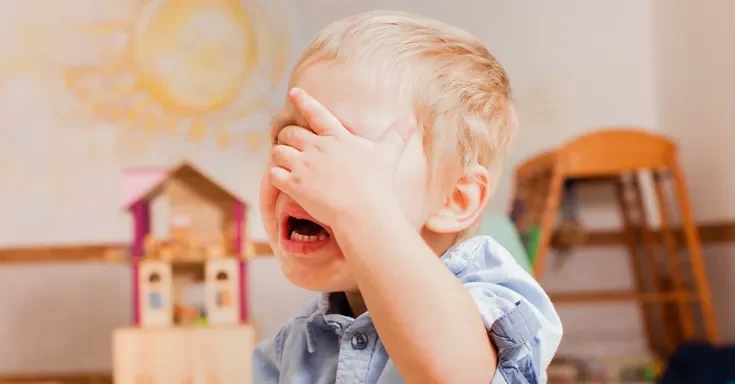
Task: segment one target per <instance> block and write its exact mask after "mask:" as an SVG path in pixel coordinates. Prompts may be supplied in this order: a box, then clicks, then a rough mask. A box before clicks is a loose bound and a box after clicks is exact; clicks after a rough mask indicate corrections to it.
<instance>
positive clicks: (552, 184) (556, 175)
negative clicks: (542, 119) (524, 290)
mask: <svg viewBox="0 0 735 384" xmlns="http://www.w3.org/2000/svg"><path fill="white" fill-rule="evenodd" d="M563 185H564V176H563V174H562V171H561V169H560V168H559V166H558V165H557V166H554V168H553V169H552V171H551V175H550V177H549V178H548V189H547V191H548V194H547V195H546V198H545V201H544V208H543V214H542V215H541V234H540V237H539V242H538V247H537V248H536V255H535V258H534V263H533V275H534V277H535V278H536V280H538V281H539V282H540V281H541V279H542V278H543V274H544V268H545V267H546V254H547V253H548V251H549V245H550V244H551V236H552V235H553V232H554V225H555V224H556V214H557V212H558V210H559V204H560V203H561V194H562V189H563Z"/></svg>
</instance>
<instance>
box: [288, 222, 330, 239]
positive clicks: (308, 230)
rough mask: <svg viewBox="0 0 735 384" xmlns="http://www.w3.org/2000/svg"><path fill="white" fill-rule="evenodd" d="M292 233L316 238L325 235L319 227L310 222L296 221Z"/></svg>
mask: <svg viewBox="0 0 735 384" xmlns="http://www.w3.org/2000/svg"><path fill="white" fill-rule="evenodd" d="M293 231H294V232H296V233H298V234H299V235H304V236H316V235H319V234H322V233H327V231H325V230H324V228H323V227H322V226H321V225H319V224H317V223H315V222H313V221H310V220H296V222H295V223H294V227H293Z"/></svg>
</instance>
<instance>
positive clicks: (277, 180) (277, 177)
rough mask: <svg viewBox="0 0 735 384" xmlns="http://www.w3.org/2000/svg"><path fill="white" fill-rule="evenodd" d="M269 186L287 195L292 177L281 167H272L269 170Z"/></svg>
mask: <svg viewBox="0 0 735 384" xmlns="http://www.w3.org/2000/svg"><path fill="white" fill-rule="evenodd" d="M269 173H270V179H271V184H273V186H274V187H276V188H277V189H279V190H281V191H282V192H284V193H286V194H289V193H290V192H291V178H292V177H293V176H292V174H291V172H290V171H289V170H288V169H285V168H282V167H272V168H271V169H270V170H269Z"/></svg>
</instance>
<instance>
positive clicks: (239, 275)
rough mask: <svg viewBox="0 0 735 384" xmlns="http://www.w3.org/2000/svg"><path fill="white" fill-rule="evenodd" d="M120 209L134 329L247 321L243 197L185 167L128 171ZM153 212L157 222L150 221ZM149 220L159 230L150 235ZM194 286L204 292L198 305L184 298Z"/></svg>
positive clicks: (189, 166) (227, 323)
mask: <svg viewBox="0 0 735 384" xmlns="http://www.w3.org/2000/svg"><path fill="white" fill-rule="evenodd" d="M159 202H160V203H159ZM156 207H158V208H159V209H156ZM161 207H162V209H161ZM125 208H126V209H127V210H128V211H130V212H131V214H132V216H133V225H134V231H135V232H134V238H133V244H132V247H131V249H132V258H133V260H132V268H133V322H134V324H135V325H138V326H143V327H147V326H173V325H192V324H210V325H232V324H238V323H245V322H247V302H246V297H247V296H246V285H245V280H246V276H245V272H246V271H245V269H246V266H247V265H246V262H245V260H244V258H245V256H246V255H245V252H244V250H245V249H247V247H246V245H245V240H244V239H245V238H246V236H245V235H246V234H245V213H246V212H245V210H246V207H245V203H244V202H243V201H242V200H240V199H239V198H238V197H237V196H235V195H234V194H232V193H231V192H229V191H228V190H227V189H225V188H223V187H221V186H220V185H219V184H217V183H215V182H214V181H212V180H211V179H210V178H208V177H207V176H205V175H204V174H203V173H202V172H201V171H199V170H198V169H197V168H195V167H193V166H192V165H191V164H188V163H184V164H181V165H179V166H178V167H176V168H174V169H163V170H161V169H132V170H128V171H127V172H126V173H125ZM156 211H157V212H156ZM154 212H156V213H158V214H159V215H158V216H162V217H157V218H154V215H153V214H152V213H154ZM156 219H158V220H156ZM154 222H155V223H158V224H160V225H158V227H160V228H162V229H163V230H162V231H161V232H163V233H161V234H156V233H154V231H153V230H152V229H153V225H154ZM166 232H167V233H166ZM191 285H199V286H200V288H202V290H203V296H204V300H200V301H203V303H202V302H200V303H198V307H197V305H192V304H191V303H189V304H187V303H186V300H185V299H186V296H187V295H186V291H187V288H190V287H187V286H191ZM199 296H201V295H199Z"/></svg>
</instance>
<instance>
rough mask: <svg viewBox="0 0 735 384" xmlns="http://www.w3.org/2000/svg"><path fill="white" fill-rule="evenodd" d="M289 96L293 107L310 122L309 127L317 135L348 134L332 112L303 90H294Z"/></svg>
mask: <svg viewBox="0 0 735 384" xmlns="http://www.w3.org/2000/svg"><path fill="white" fill-rule="evenodd" d="M288 96H289V98H290V99H291V103H293V106H294V107H295V108H296V110H297V111H299V113H300V114H301V116H303V117H304V119H306V121H308V122H309V127H310V128H311V129H312V130H313V131H314V132H315V133H316V134H317V135H322V136H327V135H329V136H339V135H342V134H345V133H348V131H347V129H345V127H343V126H342V123H340V122H339V120H338V119H337V118H336V117H335V116H334V115H333V114H332V112H329V110H328V109H327V108H325V107H324V106H323V105H321V104H319V102H318V101H316V99H314V98H313V97H311V95H309V94H308V93H306V92H305V91H304V90H303V89H300V88H292V89H291V90H290V91H289V92H288Z"/></svg>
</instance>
